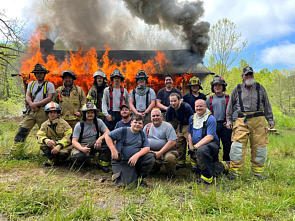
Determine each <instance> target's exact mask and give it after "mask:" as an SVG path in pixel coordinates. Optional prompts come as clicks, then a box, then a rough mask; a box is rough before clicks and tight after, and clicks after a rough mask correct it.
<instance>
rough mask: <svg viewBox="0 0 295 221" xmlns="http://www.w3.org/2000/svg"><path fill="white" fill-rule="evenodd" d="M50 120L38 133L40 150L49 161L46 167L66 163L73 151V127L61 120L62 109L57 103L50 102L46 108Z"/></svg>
mask: <svg viewBox="0 0 295 221" xmlns="http://www.w3.org/2000/svg"><path fill="white" fill-rule="evenodd" d="M45 112H46V114H47V115H48V120H47V121H45V122H44V123H43V124H42V125H41V128H40V129H39V131H38V132H37V138H38V143H39V144H41V146H40V149H41V150H42V151H43V153H44V156H46V157H47V158H48V161H47V162H45V163H44V165H45V166H52V165H54V164H55V163H57V162H61V161H65V160H66V159H67V158H68V157H69V154H70V151H71V149H72V145H71V139H70V137H71V135H72V128H71V126H70V125H69V124H68V123H67V122H66V121H65V120H63V119H62V118H60V113H61V109H60V107H59V105H58V104H57V103H55V102H50V103H48V104H47V105H46V106H45Z"/></svg>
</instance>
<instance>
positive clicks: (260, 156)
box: [230, 112, 268, 175]
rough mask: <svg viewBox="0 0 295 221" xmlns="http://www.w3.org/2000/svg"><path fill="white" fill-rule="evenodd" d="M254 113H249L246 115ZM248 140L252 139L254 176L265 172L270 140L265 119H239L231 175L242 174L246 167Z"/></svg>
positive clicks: (234, 135) (235, 129) (234, 137)
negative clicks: (267, 146)
mask: <svg viewBox="0 0 295 221" xmlns="http://www.w3.org/2000/svg"><path fill="white" fill-rule="evenodd" d="M253 113H254V112H249V113H246V114H245V115H247V114H253ZM248 139H250V149H251V165H252V172H253V173H254V174H261V173H263V172H264V163H265V160H266V151H267V149H266V144H267V143H268V138H267V131H266V128H265V117H264V116H259V117H253V118H248V119H246V120H245V117H243V118H238V119H237V120H236V122H235V125H234V127H233V132H232V145H231V150H230V160H231V162H230V171H231V173H234V174H237V175H238V174H241V171H242V168H243V167H244V162H245V154H246V146H247V143H248Z"/></svg>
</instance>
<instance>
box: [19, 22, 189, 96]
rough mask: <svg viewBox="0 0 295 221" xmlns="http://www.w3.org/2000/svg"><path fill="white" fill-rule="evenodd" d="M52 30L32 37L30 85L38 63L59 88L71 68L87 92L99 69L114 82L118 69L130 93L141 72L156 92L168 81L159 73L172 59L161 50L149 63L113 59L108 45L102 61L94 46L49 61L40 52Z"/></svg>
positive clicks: (27, 64)
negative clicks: (65, 71)
mask: <svg viewBox="0 0 295 221" xmlns="http://www.w3.org/2000/svg"><path fill="white" fill-rule="evenodd" d="M48 30H49V28H48V26H46V25H44V26H42V27H40V28H39V29H37V30H36V31H35V33H34V34H33V35H32V37H31V40H30V47H29V49H28V51H27V54H26V55H25V56H24V57H23V59H22V60H23V61H22V66H21V72H22V73H23V74H24V75H23V77H24V78H26V79H27V83H28V82H30V81H32V80H35V76H34V75H33V74H30V73H31V71H32V70H33V69H34V66H35V64H37V63H40V64H42V65H44V66H45V67H46V68H47V69H48V70H49V71H50V72H49V74H47V75H46V80H48V81H50V82H52V83H53V84H54V85H55V87H56V88H57V87H59V86H61V85H62V84H63V82H62V78H61V73H62V71H64V70H67V69H69V70H72V71H73V72H74V73H75V74H76V75H77V80H76V81H75V83H76V84H77V85H78V86H80V87H82V88H83V90H84V92H85V93H87V92H88V91H89V89H90V88H91V87H92V84H93V77H92V75H93V73H94V72H95V71H97V70H98V69H99V68H100V69H101V70H103V71H104V72H105V74H106V75H107V77H108V79H110V78H109V77H110V74H111V73H112V72H113V71H114V70H115V69H116V68H118V69H119V70H120V71H121V72H122V73H123V75H124V77H125V81H124V87H126V88H127V89H128V90H129V91H130V90H132V89H133V88H135V87H136V82H135V79H134V78H135V75H136V73H137V72H138V71H139V70H144V71H146V72H147V73H148V74H149V86H151V87H152V88H153V89H155V90H156V91H157V90H158V89H160V88H161V87H163V86H164V79H163V78H162V79H161V77H160V76H159V75H157V73H159V72H162V71H163V70H164V69H165V67H166V66H167V65H168V64H169V60H168V59H167V58H166V56H165V54H164V53H162V52H160V51H158V52H157V55H156V56H155V57H154V58H151V59H150V60H148V61H147V62H146V63H144V62H142V61H140V60H137V61H132V60H130V61H127V60H124V61H122V62H120V63H116V62H114V61H112V60H110V59H109V57H108V54H109V51H110V50H111V48H110V47H109V46H107V45H106V46H105V53H104V55H103V56H102V58H101V59H100V60H98V57H97V52H96V49H95V48H93V47H92V48H90V49H89V50H88V51H87V52H86V53H83V52H82V50H78V51H77V52H76V53H73V52H72V51H70V53H69V56H67V57H65V59H64V60H63V61H57V60H56V58H55V56H54V55H48V56H47V58H46V61H45V60H44V59H43V57H44V56H43V54H42V53H41V51H40V46H39V42H40V39H41V38H44V36H45V35H46V33H47V32H48ZM99 64H101V65H99ZM190 76H191V75H190V74H188V75H183V76H181V77H177V78H176V79H174V86H176V87H178V88H179V87H180V88H182V85H183V80H185V81H186V82H187V80H188V78H189V77H190ZM109 83H110V82H109Z"/></svg>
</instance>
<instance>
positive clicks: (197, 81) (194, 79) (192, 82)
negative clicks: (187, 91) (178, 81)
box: [188, 76, 203, 89]
mask: <svg viewBox="0 0 295 221" xmlns="http://www.w3.org/2000/svg"><path fill="white" fill-rule="evenodd" d="M193 85H199V87H200V89H203V88H202V86H201V80H200V78H198V77H196V76H194V77H192V78H191V79H189V82H188V86H193Z"/></svg>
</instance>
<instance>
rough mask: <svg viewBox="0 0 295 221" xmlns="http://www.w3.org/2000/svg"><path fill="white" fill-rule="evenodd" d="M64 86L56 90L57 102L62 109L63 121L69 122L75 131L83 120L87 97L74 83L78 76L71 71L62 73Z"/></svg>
mask: <svg viewBox="0 0 295 221" xmlns="http://www.w3.org/2000/svg"><path fill="white" fill-rule="evenodd" d="M62 79H63V82H64V84H63V85H62V86H60V87H59V88H57V89H56V94H57V98H56V102H57V103H58V104H59V105H60V107H61V110H62V111H61V115H62V119H64V120H65V121H67V122H68V123H69V125H70V126H71V127H72V128H73V129H74V127H75V125H76V123H78V122H79V121H80V119H81V112H80V110H81V108H82V106H83V105H84V104H85V103H86V95H85V93H84V91H83V89H82V88H81V87H79V86H77V85H76V84H75V83H74V80H76V79H77V78H76V75H75V73H74V72H72V71H71V70H65V71H63V72H62Z"/></svg>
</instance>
